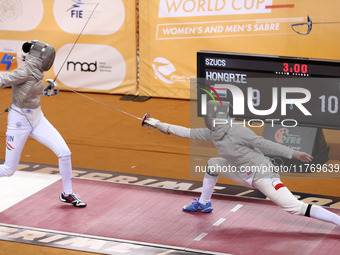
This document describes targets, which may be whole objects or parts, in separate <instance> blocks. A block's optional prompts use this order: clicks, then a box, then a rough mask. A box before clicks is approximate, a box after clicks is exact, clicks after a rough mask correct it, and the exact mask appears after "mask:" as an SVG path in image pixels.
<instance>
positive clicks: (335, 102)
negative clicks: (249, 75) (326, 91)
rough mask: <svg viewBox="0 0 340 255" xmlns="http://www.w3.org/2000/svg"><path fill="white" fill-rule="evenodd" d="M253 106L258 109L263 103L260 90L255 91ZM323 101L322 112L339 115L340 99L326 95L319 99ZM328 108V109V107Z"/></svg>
mask: <svg viewBox="0 0 340 255" xmlns="http://www.w3.org/2000/svg"><path fill="white" fill-rule="evenodd" d="M252 99H253V106H254V107H257V106H259V105H260V103H261V94H260V91H259V90H258V89H253V95H252ZM319 99H320V101H321V112H326V108H327V111H328V112H329V113H331V114H335V113H338V111H339V99H338V97H336V96H329V97H328V98H327V97H326V96H325V95H322V96H320V97H319ZM326 106H327V107H326Z"/></svg>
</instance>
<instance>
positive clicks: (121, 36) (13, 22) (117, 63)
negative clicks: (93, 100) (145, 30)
mask: <svg viewBox="0 0 340 255" xmlns="http://www.w3.org/2000/svg"><path fill="white" fill-rule="evenodd" d="M136 17H137V15H136V0H83V1H73V0H55V1H49V0H30V1H24V0H0V33H1V40H0V72H7V71H10V70H13V69H15V68H16V67H17V66H18V65H20V61H21V60H20V56H21V55H22V54H23V52H22V50H21V45H22V43H23V42H25V41H29V40H39V41H43V42H46V43H48V44H50V45H52V46H54V47H55V48H56V52H57V54H56V58H55V62H54V65H53V67H52V68H51V70H50V71H48V72H46V73H45V78H50V79H54V78H55V76H56V75H58V77H57V82H58V84H59V85H60V87H61V89H63V88H64V89H72V90H76V91H89V92H103V93H115V94H134V95H136V94H138V89H137V35H136V23H137V20H136ZM80 34H81V35H80ZM76 41H77V43H76V44H75V42H76ZM13 57H14V58H13ZM16 57H18V58H16Z"/></svg>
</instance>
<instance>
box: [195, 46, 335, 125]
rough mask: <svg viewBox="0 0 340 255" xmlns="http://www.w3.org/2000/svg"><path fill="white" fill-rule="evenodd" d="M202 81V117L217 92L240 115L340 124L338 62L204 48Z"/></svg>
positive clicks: (199, 66) (200, 69)
mask: <svg viewBox="0 0 340 255" xmlns="http://www.w3.org/2000/svg"><path fill="white" fill-rule="evenodd" d="M197 82H198V89H197V100H198V108H197V110H198V116H202V115H204V113H203V112H202V109H203V108H202V107H201V106H202V103H203V102H202V98H208V99H209V98H210V97H212V99H214V100H216V102H218V101H219V100H221V101H228V102H230V103H231V105H232V112H231V115H232V117H235V118H236V119H246V120H251V119H260V120H263V121H273V120H275V122H279V121H282V120H283V119H286V120H295V121H296V123H297V124H298V125H299V126H310V127H319V128H330V129H340V109H339V100H340V62H339V61H334V60H324V59H311V58H298V57H282V56H272V55H255V54H242V53H226V52H211V51H200V52H198V53H197ZM207 91H208V92H210V93H208V94H209V95H207ZM202 95H205V97H202Z"/></svg>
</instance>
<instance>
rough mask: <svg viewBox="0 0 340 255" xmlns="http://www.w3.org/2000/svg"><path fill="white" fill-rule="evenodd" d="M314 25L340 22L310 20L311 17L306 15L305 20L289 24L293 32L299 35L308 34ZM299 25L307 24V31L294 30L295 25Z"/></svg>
mask: <svg viewBox="0 0 340 255" xmlns="http://www.w3.org/2000/svg"><path fill="white" fill-rule="evenodd" d="M313 24H314V25H319V24H340V22H338V21H335V22H314V23H313V22H312V19H311V18H310V17H309V15H307V22H303V23H296V24H291V25H290V27H291V28H292V29H293V31H294V32H296V33H298V34H299V35H308V34H309V33H310V32H311V31H312V27H313ZM299 26H307V32H300V31H297V30H296V27H299Z"/></svg>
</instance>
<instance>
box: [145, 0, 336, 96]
mask: <svg viewBox="0 0 340 255" xmlns="http://www.w3.org/2000/svg"><path fill="white" fill-rule="evenodd" d="M339 8H340V2H339V1H336V0H325V1H322V3H321V2H320V1H308V0H300V1H292V0H291V1H289V0H286V1H282V0H149V1H140V6H139V17H140V29H139V36H140V75H139V77H140V84H139V93H140V95H144V96H154V97H170V98H183V99H189V98H190V78H191V77H196V54H197V52H198V51H200V50H207V51H224V52H240V53H255V54H266V55H281V56H293V57H303V58H308V57H310V58H322V59H340V51H339V49H338V46H337V43H338V41H339V39H340V19H339V15H338V11H337V10H339ZM338 22H339V23H338Z"/></svg>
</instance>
